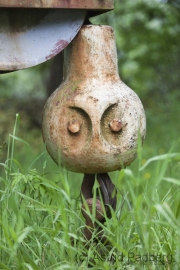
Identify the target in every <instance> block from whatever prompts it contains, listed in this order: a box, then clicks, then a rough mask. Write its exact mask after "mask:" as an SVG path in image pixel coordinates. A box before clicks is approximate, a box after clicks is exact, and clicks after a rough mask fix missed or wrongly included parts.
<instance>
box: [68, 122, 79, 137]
mask: <svg viewBox="0 0 180 270" xmlns="http://www.w3.org/2000/svg"><path fill="white" fill-rule="evenodd" d="M80 128H81V126H80V123H79V122H78V121H76V120H73V121H71V122H68V130H69V131H70V132H71V133H74V134H75V133H78V132H79V131H80Z"/></svg>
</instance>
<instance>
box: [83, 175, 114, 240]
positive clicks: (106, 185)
mask: <svg viewBox="0 0 180 270" xmlns="http://www.w3.org/2000/svg"><path fill="white" fill-rule="evenodd" d="M95 178H97V181H98V184H99V187H98V188H97V192H95V194H93V189H94V184H95ZM116 193H117V192H116V187H115V185H114V184H113V183H112V181H111V179H110V177H109V175H108V173H98V174H96V175H95V174H85V175H84V179H83V182H82V186H81V198H82V214H83V216H84V218H85V219H86V227H85V229H84V236H85V237H86V239H87V240H90V239H91V237H92V234H93V231H94V230H95V229H98V238H101V239H102V229H101V228H100V226H99V224H98V223H99V222H100V223H101V224H103V223H104V222H105V221H106V217H107V218H111V211H112V210H115V209H116V203H117V198H116Z"/></svg>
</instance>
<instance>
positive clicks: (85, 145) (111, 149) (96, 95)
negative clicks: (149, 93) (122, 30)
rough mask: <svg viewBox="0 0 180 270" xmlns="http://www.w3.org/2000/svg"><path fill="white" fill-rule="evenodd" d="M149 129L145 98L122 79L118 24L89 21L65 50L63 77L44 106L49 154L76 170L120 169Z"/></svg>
mask: <svg viewBox="0 0 180 270" xmlns="http://www.w3.org/2000/svg"><path fill="white" fill-rule="evenodd" d="M145 132H146V120H145V114H144V109H143V106H142V104H141V101H140V99H139V98H138V96H137V95H136V94H135V93H134V92H133V91H132V90H131V89H130V88H129V87H128V86H126V85H125V84H124V83H123V82H122V81H121V79H120V78H119V74H118V65H117V52H116V44H115V36H114V31H113V29H112V28H111V27H109V26H98V25H96V26H95V25H84V26H83V27H82V28H81V30H80V32H79V33H78V35H77V36H76V38H75V39H74V40H73V41H72V43H70V45H69V46H68V47H67V48H66V50H65V64H64V80H63V82H62V84H61V85H60V86H59V87H58V89H57V90H56V91H55V92H54V93H53V94H52V95H51V97H50V98H49V99H48V101H47V103H46V105H45V109H44V115H43V137H44V142H45V144H46V147H47V150H48V152H49V154H50V155H51V157H52V158H53V159H54V161H55V162H56V163H57V164H59V165H62V166H65V167H66V168H67V169H68V170H70V171H74V172H83V173H102V172H108V171H109V172H110V171H114V170H119V169H121V168H124V167H126V166H127V165H129V164H130V163H131V162H132V161H133V160H134V159H135V157H136V152H137V145H138V141H139V140H138V139H139V137H140V139H141V140H142V141H143V140H144V138H145Z"/></svg>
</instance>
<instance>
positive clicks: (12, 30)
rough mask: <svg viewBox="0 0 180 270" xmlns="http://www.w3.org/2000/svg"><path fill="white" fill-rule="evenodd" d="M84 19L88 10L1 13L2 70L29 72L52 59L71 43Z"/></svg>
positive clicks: (0, 62)
mask: <svg viewBox="0 0 180 270" xmlns="http://www.w3.org/2000/svg"><path fill="white" fill-rule="evenodd" d="M9 2H11V1H9ZM19 2H21V1H19ZM85 17H86V11H85V10H62V9H54V10H52V9H9V8H4V9H1V10H0V70H1V71H11V70H17V69H22V68H27V67H31V66H34V65H37V64H39V63H42V62H44V61H46V60H48V59H50V58H52V57H53V56H55V55H56V54H58V53H59V52H60V51H62V50H63V49H64V48H65V47H66V46H67V45H68V44H69V42H71V40H72V39H73V38H74V37H75V35H76V34H77V33H78V31H79V29H80V27H81V26H82V24H83V22H84V20H85Z"/></svg>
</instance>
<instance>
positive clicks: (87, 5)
mask: <svg viewBox="0 0 180 270" xmlns="http://www.w3.org/2000/svg"><path fill="white" fill-rule="evenodd" d="M0 7H18V8H69V9H89V10H91V9H92V10H103V9H108V10H110V9H113V7H114V0H0Z"/></svg>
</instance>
